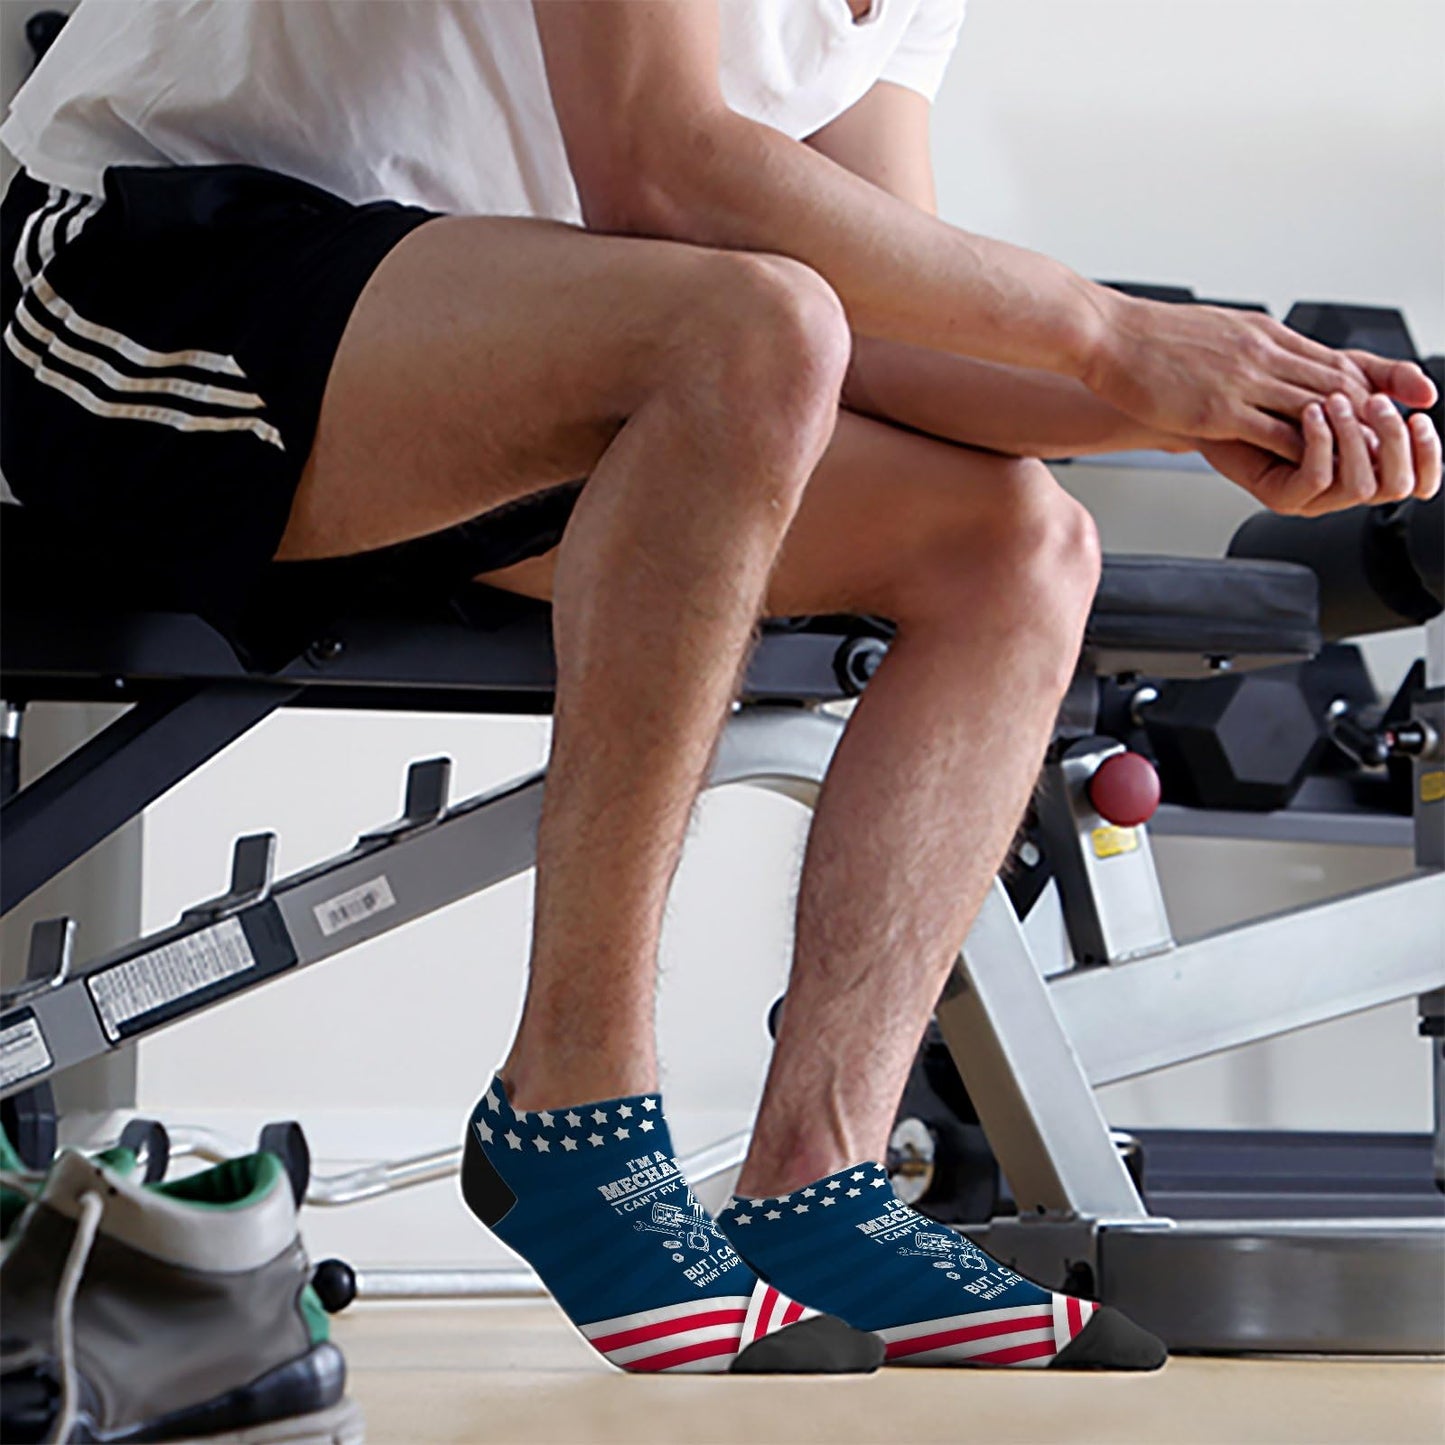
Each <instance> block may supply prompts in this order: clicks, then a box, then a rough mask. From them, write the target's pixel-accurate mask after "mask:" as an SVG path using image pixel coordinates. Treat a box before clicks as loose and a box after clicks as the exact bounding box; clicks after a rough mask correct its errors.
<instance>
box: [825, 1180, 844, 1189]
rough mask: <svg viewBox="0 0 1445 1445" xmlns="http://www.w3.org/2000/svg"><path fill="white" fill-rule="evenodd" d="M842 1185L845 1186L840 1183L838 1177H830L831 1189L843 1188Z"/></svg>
mask: <svg viewBox="0 0 1445 1445" xmlns="http://www.w3.org/2000/svg"><path fill="white" fill-rule="evenodd" d="M842 1187H843V1186H842V1185H841V1184H839V1183H838V1181H837V1180H836V1179H830V1180H829V1181H828V1188H829V1189H841V1188H842Z"/></svg>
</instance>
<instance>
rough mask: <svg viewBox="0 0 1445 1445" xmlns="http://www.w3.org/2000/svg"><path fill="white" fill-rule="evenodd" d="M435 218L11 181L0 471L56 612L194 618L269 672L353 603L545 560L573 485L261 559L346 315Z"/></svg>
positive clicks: (285, 199) (215, 179) (183, 188)
mask: <svg viewBox="0 0 1445 1445" xmlns="http://www.w3.org/2000/svg"><path fill="white" fill-rule="evenodd" d="M436 214H437V213H436V212H432V211H427V210H423V209H421V208H419V207H415V206H404V205H399V204H396V203H394V202H389V201H381V202H374V203H371V204H368V205H361V206H357V205H352V204H351V203H350V202H347V201H344V200H341V199H340V198H338V197H336V196H333V195H331V194H329V193H328V192H326V191H322V190H319V189H317V188H316V187H315V186H312V185H308V184H306V183H305V182H303V181H299V180H296V179H294V178H292V177H288V176H283V175H278V174H276V173H274V172H270V171H265V170H261V169H258V168H256V167H253V166H241V165H222V166H175V167H139V166H118V167H112V168H111V169H110V170H108V171H107V172H106V173H105V178H104V193H103V195H102V196H99V197H89V196H84V195H80V194H78V193H75V192H67V191H64V190H61V189H60V188H58V187H53V186H47V185H44V184H42V183H41V182H39V181H37V180H35V179H34V178H33V177H31V176H29V175H26V174H24V173H23V172H22V173H21V174H19V175H17V176H16V177H15V179H14V181H13V182H12V183H11V185H10V188H9V190H8V191H7V192H6V195H5V198H4V202H3V205H0V250H3V255H0V272H3V285H4V290H3V298H0V301H3V314H0V324H3V327H4V333H3V340H4V347H3V349H0V386H3V392H0V411H3V427H0V470H3V472H4V475H5V479H6V481H7V482H8V483H9V485H10V487H11V489H12V490H13V492H14V493H15V495H16V496H17V497H18V498H19V500H20V501H21V502H22V503H23V504H24V506H25V507H26V508H27V514H26V515H27V523H29V522H30V520H31V519H32V518H33V520H34V522H35V523H37V524H39V528H40V530H41V531H43V532H45V533H47V534H48V535H49V536H51V537H61V538H63V552H64V557H65V563H64V566H63V570H64V572H65V573H66V574H67V577H66V590H67V592H68V593H69V594H70V595H71V596H74V595H76V594H77V590H78V589H82V588H83V589H88V590H89V592H90V593H91V595H93V596H95V597H96V598H98V599H108V600H109V602H110V604H111V605H113V606H116V605H118V606H131V607H166V608H181V609H185V610H189V611H196V612H199V613H201V614H202V615H203V616H205V617H206V618H207V619H208V620H209V621H210V622H212V623H213V624H214V625H216V626H217V627H218V628H219V629H220V630H221V631H222V632H224V633H225V634H226V635H227V636H228V637H229V638H230V639H231V641H232V642H233V644H235V645H236V646H237V648H238V650H239V651H240V652H241V654H242V655H243V657H245V658H246V659H247V660H248V661H251V662H253V663H258V664H262V665H276V664H278V663H279V662H281V661H284V660H285V658H286V656H289V655H290V650H291V649H293V648H299V647H300V646H303V645H304V644H305V642H306V641H308V640H309V637H308V636H307V635H306V634H307V633H308V632H310V631H311V630H313V629H314V628H315V627H316V626H317V625H321V624H324V622H325V621H326V620H328V619H329V617H331V616H334V615H336V614H337V613H338V612H340V611H341V610H344V609H346V608H349V607H351V606H352V605H354V604H355V603H356V602H357V600H358V599H359V598H360V597H363V596H368V595H370V594H374V593H377V592H387V591H394V590H396V591H402V592H408V593H420V592H427V591H430V592H439V591H449V590H451V591H454V590H455V589H456V588H457V587H459V586H461V585H463V584H464V583H465V582H466V581H467V579H469V578H470V577H473V576H475V575H476V574H477V573H478V572H484V571H489V570H492V569H493V568H497V567H504V566H507V565H509V564H510V563H512V562H516V561H520V560H521V559H522V558H524V557H530V556H536V555H538V554H539V553H541V552H544V551H547V550H548V549H549V548H550V547H552V546H555V545H556V543H557V541H558V540H559V539H560V537H561V535H562V529H563V528H564V527H565V525H566V521H567V517H568V515H570V511H571V507H572V504H573V503H574V502H575V500H576V494H577V491H578V490H579V487H580V483H577V484H572V485H570V486H567V487H561V488H553V489H551V490H549V491H547V492H543V493H539V494H537V495H536V496H534V497H528V498H526V499H524V500H523V501H521V502H516V503H512V504H510V505H508V506H507V507H504V508H502V509H500V510H498V511H495V512H491V513H487V514H485V515H484V516H482V517H479V518H477V519H475V520H473V521H471V522H468V523H466V524H464V525H463V526H461V527H456V528H452V529H450V530H449V531H446V532H441V533H436V534H434V535H432V536H430V537H423V538H419V539H417V540H415V541H412V542H407V543H403V544H400V545H397V546H392V547H387V548H384V549H382V550H380V551H375V552H369V553H364V554H360V555H358V556H355V557H347V558H340V559H334V560H328V561H318V562H288V563H277V562H274V561H273V560H272V558H273V557H274V555H275V551H276V547H277V545H278V543H279V541H280V538H281V535H282V532H283V531H284V530H285V526H286V521H287V518H288V515H289V513H290V509H291V503H292V499H293V496H294V494H295V490H296V487H297V484H298V482H299V481H300V478H301V473H302V469H303V467H304V466H305V463H306V459H307V456H308V454H309V452H310V449H311V442H312V438H313V436H314V433H315V429H316V421H317V415H318V413H319V410H320V406H321V398H322V393H323V391H324V389H325V385H326V378H327V375H328V373H329V371H330V368H331V362H332V358H333V356H334V355H335V353H336V348H337V345H338V343H339V342H340V339H341V334H342V331H343V329H344V328H345V326H346V322H347V319H348V317H349V316H350V314H351V310H352V307H353V306H354V305H355V303H356V299H357V297H358V296H359V295H360V294H361V290H362V288H363V287H364V286H365V285H366V282H367V279H368V278H369V277H370V276H371V274H372V272H373V271H374V270H375V269H376V267H377V265H378V264H379V263H380V262H381V260H382V258H383V257H384V256H385V255H386V254H387V252H388V251H390V249H391V248H392V247H393V246H394V245H396V244H397V243H398V242H399V241H400V240H402V239H403V238H404V237H405V236H407V235H408V234H409V233H410V232H411V231H413V230H415V229H416V228H417V227H418V226H421V225H424V224H425V223H426V222H427V221H429V220H431V219H433V217H434V216H435V215H436ZM396 385H397V387H398V388H401V389H404V388H405V386H406V377H405V376H404V375H402V376H398V377H397V378H396ZM30 530H32V529H31V528H30V527H29V526H28V525H27V532H29V531H30Z"/></svg>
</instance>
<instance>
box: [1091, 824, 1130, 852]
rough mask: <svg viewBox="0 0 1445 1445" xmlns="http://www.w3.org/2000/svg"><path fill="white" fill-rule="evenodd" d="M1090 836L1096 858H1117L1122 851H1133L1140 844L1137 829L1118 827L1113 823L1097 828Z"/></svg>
mask: <svg viewBox="0 0 1445 1445" xmlns="http://www.w3.org/2000/svg"><path fill="white" fill-rule="evenodd" d="M1089 837H1090V841H1091V842H1092V843H1093V845H1094V857H1096V858H1117V857H1118V856H1119V854H1120V853H1132V852H1133V851H1134V850H1135V849H1136V848H1137V847H1138V846H1139V834H1138V832H1137V831H1136V830H1135V829H1133V828H1116V827H1114V826H1113V825H1112V824H1105V826H1104V827H1102V828H1095V829H1094V831H1093V832H1092V833H1091V834H1090V835H1089Z"/></svg>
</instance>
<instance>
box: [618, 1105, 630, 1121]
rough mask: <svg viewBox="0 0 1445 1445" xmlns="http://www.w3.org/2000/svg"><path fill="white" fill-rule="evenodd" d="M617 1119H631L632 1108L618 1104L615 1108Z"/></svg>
mask: <svg viewBox="0 0 1445 1445" xmlns="http://www.w3.org/2000/svg"><path fill="white" fill-rule="evenodd" d="M617 1117H618V1118H619V1119H630V1118H631V1117H632V1106H631V1105H630V1104H619V1105H618V1106H617Z"/></svg>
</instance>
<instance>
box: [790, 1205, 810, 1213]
mask: <svg viewBox="0 0 1445 1445" xmlns="http://www.w3.org/2000/svg"><path fill="white" fill-rule="evenodd" d="M807 1212H808V1206H807V1205H806V1204H799V1205H795V1206H794V1208H793V1213H794V1214H806V1213H807Z"/></svg>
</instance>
